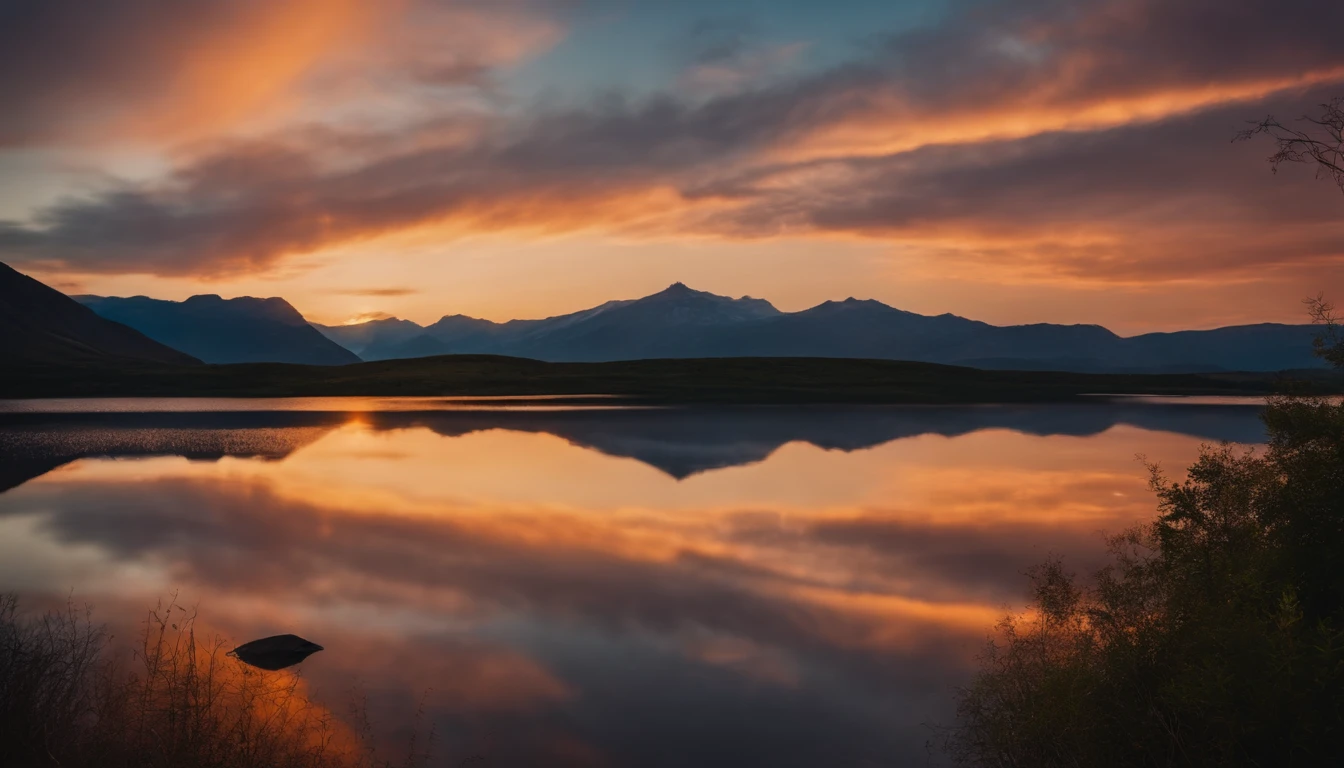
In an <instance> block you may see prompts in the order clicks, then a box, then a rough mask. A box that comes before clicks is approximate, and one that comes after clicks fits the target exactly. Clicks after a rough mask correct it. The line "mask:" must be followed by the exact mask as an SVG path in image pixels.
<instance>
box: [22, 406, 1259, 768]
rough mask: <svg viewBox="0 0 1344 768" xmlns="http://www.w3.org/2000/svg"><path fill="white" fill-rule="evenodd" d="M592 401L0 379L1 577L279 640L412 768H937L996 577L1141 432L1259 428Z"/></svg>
mask: <svg viewBox="0 0 1344 768" xmlns="http://www.w3.org/2000/svg"><path fill="white" fill-rule="evenodd" d="M615 405H616V404H615V402H613V407H571V406H567V405H565V404H564V403H563V402H560V403H556V402H552V401H548V402H547V403H546V404H545V405H534V404H529V403H527V402H518V401H512V402H490V401H481V400H473V401H470V402H462V401H454V400H451V399H443V398H416V399H361V398H317V399H300V400H218V399H216V400H85V401H80V400H56V401H5V402H0V591H11V592H15V593H17V594H19V595H20V598H21V600H22V601H23V603H24V604H25V605H27V606H29V607H30V608H39V607H45V606H50V605H59V604H63V603H64V601H65V600H66V599H67V597H70V596H73V599H74V600H75V602H77V603H78V604H80V605H83V604H85V603H87V604H88V605H89V606H91V608H92V611H93V615H94V617H95V619H96V620H98V621H101V622H107V623H108V624H109V625H110V626H112V627H113V629H114V630H115V631H116V632H117V634H118V635H121V636H127V637H129V636H131V635H133V634H134V632H135V627H136V623H137V622H141V621H143V619H144V616H145V615H146V611H147V610H148V609H149V608H151V607H153V606H154V605H155V603H156V601H159V600H161V599H166V598H168V597H169V596H171V595H173V594H176V596H177V597H176V600H177V602H178V603H179V604H182V605H186V606H191V607H194V608H195V609H196V610H197V611H198V614H199V619H198V622H199V626H200V627H201V628H202V629H205V628H208V630H209V631H211V632H218V633H220V634H221V635H223V636H225V637H227V638H229V639H230V640H231V641H237V642H241V641H244V640H249V639H253V638H257V637H262V636H265V635H271V634H278V633H286V632H294V633H297V634H300V635H302V636H304V637H306V638H309V639H311V640H313V641H315V642H317V643H320V644H321V645H323V646H325V648H326V650H325V651H323V652H321V653H318V654H316V655H314V656H312V657H311V658H309V659H308V660H307V661H305V662H303V664H302V665H301V666H299V667H297V668H295V669H296V670H297V671H298V674H300V675H302V677H303V680H304V683H305V685H306V686H307V688H306V690H307V691H308V692H309V694H310V695H311V697H312V699H313V701H314V702H316V703H317V704H319V705H321V706H326V707H329V708H330V709H331V710H332V711H333V712H334V713H336V714H337V715H338V716H339V715H340V713H341V712H343V711H345V709H344V708H345V706H346V702H348V701H349V700H350V699H351V697H352V696H356V697H358V698H359V699H360V700H362V701H364V702H366V703H367V711H368V715H369V717H370V719H371V720H372V723H373V725H372V728H373V731H374V733H375V734H376V738H377V740H378V742H379V743H380V744H385V745H388V746H387V747H386V748H387V749H389V750H392V751H393V752H395V750H396V749H398V747H397V745H398V744H401V743H404V742H405V740H406V739H407V738H409V734H410V733H411V732H412V731H417V730H424V729H425V728H426V727H427V726H432V727H433V730H434V752H435V754H436V760H435V761H434V763H433V764H442V765H454V766H455V765H458V764H460V763H461V762H462V761H463V760H465V759H468V758H471V757H473V756H479V757H481V758H482V759H481V760H479V761H476V762H473V763H471V764H480V765H611V766H623V765H638V766H663V765H666V766H673V765H678V766H679V765H697V766H745V765H770V766H819V765H911V764H913V765H924V764H934V765H936V764H939V760H938V759H937V757H936V756H930V755H929V754H928V753H927V751H926V748H925V745H926V742H928V741H929V740H930V738H931V736H932V733H931V731H930V730H929V725H930V724H934V723H944V724H945V723H949V722H951V721H952V707H953V689H954V687H955V686H957V685H959V684H963V683H965V682H966V681H967V680H968V679H969V676H970V674H971V673H972V672H973V670H974V657H975V654H976V653H977V651H978V649H979V648H980V647H981V646H982V645H983V643H984V641H985V639H986V637H987V635H988V633H989V632H990V630H991V628H992V626H993V624H994V623H995V621H996V620H997V619H998V618H1000V617H1001V616H1002V615H1003V613H1004V612H1005V610H1007V609H1009V608H1010V607H1013V606H1018V605H1021V603H1022V602H1023V600H1024V596H1025V591H1026V580H1025V578H1024V577H1023V575H1022V572H1023V570H1024V569H1025V568H1027V567H1028V566H1030V565H1031V564H1033V563H1035V562H1038V561H1040V560H1042V559H1043V558H1045V557H1046V556H1047V555H1049V554H1051V553H1054V554H1059V555H1062V556H1064V558H1065V561H1066V563H1067V564H1068V565H1069V566H1070V567H1071V568H1073V569H1075V570H1078V571H1086V570H1088V569H1091V568H1093V567H1095V566H1097V565H1098V564H1099V563H1100V562H1101V560H1102V555H1103V551H1104V542H1103V541H1102V535H1103V533H1104V532H1118V531H1120V530H1122V529H1124V528H1126V527H1127V526H1130V525H1132V524H1133V523H1135V522H1137V521H1140V520H1146V519H1149V518H1151V517H1152V516H1153V514H1154V509H1155V506H1154V500H1153V498H1152V496H1151V494H1150V493H1149V492H1148V490H1147V474H1146V471H1145V469H1144V466H1143V464H1142V463H1141V462H1140V461H1139V460H1138V459H1136V455H1139V454H1142V455H1144V456H1146V457H1147V460H1149V461H1153V462H1158V463H1160V464H1161V465H1162V466H1164V467H1165V468H1167V469H1168V471H1169V472H1170V473H1171V474H1173V475H1176V476H1179V475H1180V472H1181V470H1183V468H1184V467H1185V466H1186V465H1188V464H1189V463H1190V462H1191V461H1192V460H1193V459H1194V457H1195V456H1196V455H1197V453H1198V450H1199V446H1200V444H1201V443H1215V442H1218V441H1224V440H1226V441H1235V442H1243V443H1255V442H1258V441H1260V440H1262V439H1263V428H1262V425H1261V424H1260V422H1259V412H1260V408H1259V406H1258V404H1256V403H1254V402H1247V401H1236V400H1227V399H1217V398H1214V399H1201V400H1198V401H1189V400H1162V399H1156V398H1143V399H1139V398H1135V399H1129V400H1124V401H1119V402H1110V403H1102V402H1098V403H1089V404H1082V405H1042V406H1030V407H1022V406H972V407H844V408H831V407H810V408H797V407H789V408H786V407H757V408H712V409H711V408H701V409H677V408H622V407H615ZM417 712H420V713H422V714H420V715H417ZM422 738H423V737H422Z"/></svg>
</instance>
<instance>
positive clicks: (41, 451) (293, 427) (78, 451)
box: [0, 413, 345, 493]
mask: <svg viewBox="0 0 1344 768" xmlns="http://www.w3.org/2000/svg"><path fill="white" fill-rule="evenodd" d="M291 417H299V418H291ZM313 417H320V418H313ZM344 421H345V417H344V416H343V415H342V414H333V413H325V414H321V413H318V414H314V413H307V414H303V413H257V414H252V413H125V414H98V413H87V414H5V415H4V417H3V418H0V493H2V492H4V491H7V490H9V489H10V488H13V487H15V486H18V485H22V484H23V483H25V482H27V481H29V480H31V479H32V478H34V477H40V476H42V475H45V474H46V473H48V472H50V471H52V470H53V469H56V468H57V467H60V466H63V465H65V464H69V463H70V462H72V461H75V460H76V459H83V458H90V457H100V456H107V457H113V458H116V457H137V456H182V457H185V458H187V459H190V460H192V461H218V460H219V459H221V458H223V457H225V456H234V457H238V458H257V459H267V460H279V459H283V458H285V457H286V456H288V455H289V454H291V453H293V452H294V451H296V450H298V449H299V448H302V447H303V446H305V445H308V444H309V443H312V442H313V441H315V440H317V439H318V438H319V437H321V436H322V435H324V434H326V433H327V432H329V431H330V430H331V429H334V428H335V427H337V426H339V425H340V424H342V423H343V422H344Z"/></svg>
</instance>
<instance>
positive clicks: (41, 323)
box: [0, 264, 200, 365]
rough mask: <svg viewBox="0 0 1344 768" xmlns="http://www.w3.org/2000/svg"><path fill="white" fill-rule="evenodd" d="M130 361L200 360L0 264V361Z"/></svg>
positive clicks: (178, 363)
mask: <svg viewBox="0 0 1344 768" xmlns="http://www.w3.org/2000/svg"><path fill="white" fill-rule="evenodd" d="M128 361H138V362H154V363H170V364H177V365H192V364H197V363H200V361H199V360H197V359H195V358H193V357H191V356H190V355H187V354H183V353H182V352H179V351H177V350H176V349H170V348H169V347H166V346H164V345H163V344H161V343H159V342H157V341H154V340H153V339H150V338H147V337H146V336H145V335H144V334H142V333H140V332H139V331H137V330H135V329H133V328H128V327H127V326H125V325H122V324H121V323H117V322H113V321H111V320H107V319H104V318H102V317H99V316H98V315H97V314H95V313H94V312H92V311H91V310H89V309H88V308H86V307H83V306H81V305H80V304H79V303H78V302H76V301H74V300H73V299H71V298H70V297H69V296H66V295H65V294H63V293H61V292H60V291H57V290H56V289H54V288H50V287H48V286H46V285H44V284H42V283H41V282H38V281H37V280H34V279H33V278H31V277H28V276H27V275H24V274H22V273H19V272H16V271H15V270H13V269H12V268H10V267H9V266H7V265H5V264H0V365H15V364H43V365H50V364H90V363H124V362H128Z"/></svg>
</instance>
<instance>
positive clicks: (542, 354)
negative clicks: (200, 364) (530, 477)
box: [314, 283, 1321, 373]
mask: <svg viewBox="0 0 1344 768" xmlns="http://www.w3.org/2000/svg"><path fill="white" fill-rule="evenodd" d="M314 327H316V328H317V330H319V331H321V332H322V333H323V334H325V335H326V337H327V338H329V339H331V340H332V341H334V342H336V343H337V344H340V345H341V346H343V347H345V348H346V349H349V350H351V351H353V352H355V353H357V354H358V355H359V356H360V357H361V358H362V359H364V360H388V359H398V358H411V357H425V356H430V355H446V354H498V355H511V356H516V357H527V358H533V359H536V360H545V361H551V362H601V361H613V360H632V359H645V358H698V357H847V358H868V359H887V360H910V361H916V362H931V363H946V364H953V365H965V366H971V367H978V368H993V369H1018V370H1061V371H1075V372H1153V373H1183V372H1210V371H1233V370H1235V371H1278V370H1287V369H1295V368H1312V367H1318V366H1320V365H1321V363H1320V361H1319V360H1317V359H1316V358H1315V356H1314V355H1313V354H1312V345H1311V342H1312V339H1313V338H1314V336H1315V334H1316V332H1317V330H1318V329H1316V328H1313V327H1312V326H1310V325H1281V324H1275V323H1261V324H1258V325H1242V326H1231V327H1226V328H1217V329H1214V330H1206V331H1177V332H1174V333H1149V334H1144V335H1141V336H1132V337H1122V336H1119V335H1117V334H1115V333H1112V332H1111V331H1109V330H1107V329H1106V328H1103V327H1102V326H1099V325H1057V324H1050V323H1038V324H1033V325H1013V326H995V325H990V324H988V323H983V322H979V321H976V320H968V319H966V318H964V317H958V316H956V315H951V314H943V315H936V316H929V315H919V314H915V313H913V312H906V311H903V310H899V309H896V308H894V307H890V306H887V305H886V304H883V303H881V302H878V301H873V300H859V299H853V298H851V299H846V300H844V301H827V302H824V303H822V304H819V305H817V306H815V307H812V308H811V309H806V310H803V311H800V312H781V311H780V310H778V309H776V308H775V307H774V306H773V305H771V304H770V302H768V301H765V300H763V299H756V298H752V297H749V296H744V297H742V298H737V299H734V298H730V297H727V296H719V295H715V294H712V293H707V292H704V291H697V290H693V289H691V288H689V287H687V286H685V285H683V284H682V283H676V284H674V285H672V286H670V287H668V288H667V289H665V290H663V291H660V292H658V293H655V294H653V295H651V296H646V297H644V298H642V299H635V300H625V301H609V302H607V303H605V304H602V305H600V306H597V307H593V308H591V309H586V310H583V311H580V312H574V313H572V314H567V315H560V316H557V317H550V318H546V319H544V320H510V321H508V322H504V323H496V322H492V321H490V320H482V319H479V318H474V317H467V316H465V315H447V316H445V317H443V318H442V319H440V320H439V321H438V322H436V323H434V324H432V325H429V326H424V327H422V326H419V325H417V324H415V323H413V322H410V321H408V320H400V319H396V318H391V319H384V320H373V321H370V322H366V323H360V324H356V325H343V326H326V325H315V326H314Z"/></svg>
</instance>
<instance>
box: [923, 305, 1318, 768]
mask: <svg viewBox="0 0 1344 768" xmlns="http://www.w3.org/2000/svg"><path fill="white" fill-rule="evenodd" d="M1331 330H1332V331H1333V326H1331ZM1320 353H1321V355H1322V356H1323V357H1325V358H1326V359H1328V360H1331V361H1332V362H1334V363H1335V364H1336V365H1340V364H1341V363H1344V345H1342V344H1341V343H1340V342H1339V341H1338V340H1337V339H1336V340H1335V341H1334V343H1332V344H1322V345H1321V347H1320ZM1264 420H1265V424H1266V427H1267V428H1268V434H1269V441H1268V447H1267V448H1266V449H1265V450H1264V451H1262V452H1256V451H1251V450H1248V449H1240V448H1235V447H1231V446H1222V447H1206V448H1205V449H1204V451H1203V453H1202V455H1201V457H1200V458H1199V460H1198V461H1197V462H1196V463H1195V464H1194V466H1192V467H1190V470H1189V475H1188V478H1187V479H1186V480H1184V481H1180V482H1176V481H1172V480H1169V479H1168V478H1167V477H1165V476H1164V475H1163V474H1162V472H1161V471H1160V470H1159V469H1158V468H1156V467H1153V468H1152V487H1153V489H1154V491H1155V492H1156V494H1157V498H1158V502H1159V504H1158V508H1159V515H1158V517H1157V519H1156V520H1154V521H1153V522H1152V523H1149V524H1147V525H1144V526H1141V527H1138V528H1136V529H1134V530H1131V531H1128V532H1126V533H1124V534H1121V535H1119V536H1116V537H1114V538H1113V539H1112V540H1111V542H1110V543H1111V558H1110V564H1109V565H1108V566H1106V567H1105V568H1104V569H1102V570H1101V571H1100V572H1098V573H1096V574H1094V575H1093V577H1092V578H1091V579H1090V580H1088V581H1086V582H1080V581H1079V580H1077V579H1075V577H1074V575H1073V574H1071V573H1069V572H1067V571H1066V570H1065V568H1064V566H1063V565H1062V563H1061V562H1060V561H1059V560H1051V561H1048V562H1046V563H1044V564H1043V565H1041V566H1038V567H1037V568H1035V569H1034V570H1033V571H1031V572H1030V575H1031V578H1032V582H1033V586H1034V599H1033V601H1032V604H1031V606H1030V608H1029V609H1028V610H1027V611H1026V612H1024V613H1022V614H1019V615H1014V616H1010V617H1008V618H1007V619H1005V620H1004V621H1003V622H1002V624H1000V626H999V627H998V632H997V635H996V637H995V638H994V639H993V640H992V641H991V643H990V645H989V646H988V648H987V650H986V652H985V654H984V655H983V657H982V668H981V671H980V673H979V675H978V677H977V678H976V680H975V682H974V683H973V684H972V685H971V686H970V687H969V688H967V689H965V690H964V691H962V692H961V697H960V702H959V714H960V719H961V722H960V725H959V726H958V727H957V728H954V729H952V730H951V731H949V732H948V733H947V734H946V735H947V737H948V739H947V746H948V747H949V750H950V751H951V753H952V755H953V756H954V757H955V758H956V759H957V760H958V761H959V762H960V763H962V764H965V765H975V766H1003V767H1008V766H1169V765H1181V766H1228V765H1248V766H1269V765H1313V766H1314V765H1338V764H1339V760H1340V758H1341V755H1342V754H1344V751H1342V750H1344V404H1341V403H1339V402H1336V401H1334V400H1326V399H1318V398H1303V397H1277V398H1274V399H1272V400H1271V402H1270V404H1269V406H1268V408H1267V409H1266V411H1265V414H1264Z"/></svg>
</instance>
